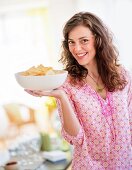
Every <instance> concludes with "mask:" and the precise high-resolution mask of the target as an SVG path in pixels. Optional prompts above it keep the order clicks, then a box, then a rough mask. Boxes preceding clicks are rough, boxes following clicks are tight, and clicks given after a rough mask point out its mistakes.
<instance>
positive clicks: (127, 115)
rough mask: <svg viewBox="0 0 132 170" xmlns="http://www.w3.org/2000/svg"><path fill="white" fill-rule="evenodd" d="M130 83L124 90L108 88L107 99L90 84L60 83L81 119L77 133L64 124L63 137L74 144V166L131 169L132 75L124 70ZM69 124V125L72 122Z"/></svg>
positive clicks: (82, 169) (80, 169)
mask: <svg viewBox="0 0 132 170" xmlns="http://www.w3.org/2000/svg"><path fill="white" fill-rule="evenodd" d="M123 74H124V75H125V77H126V79H127V81H128V84H127V85H126V87H125V88H124V89H123V90H122V91H116V92H112V93H111V92H107V97H106V99H105V100H104V99H103V98H101V96H100V95H99V94H97V93H96V92H95V91H94V90H93V89H92V88H91V87H90V86H89V85H87V84H85V85H84V86H81V87H79V86H72V85H71V84H70V82H69V80H68V79H67V81H66V82H65V83H64V85H63V86H62V87H61V89H63V90H64V91H65V92H66V93H67V95H68V97H69V101H70V103H71V105H72V107H73V109H74V111H75V114H76V116H77V118H78V120H79V121H80V124H81V129H80V131H79V133H78V135H77V136H71V135H69V134H68V133H67V132H66V131H65V130H64V128H63V119H62V114H61V106H60V104H59V105H58V108H59V113H60V118H61V123H62V135H63V137H64V138H65V139H66V140H67V141H68V142H69V143H71V144H72V145H73V146H74V152H73V161H72V169H73V170H132V77H131V75H130V73H129V72H128V71H125V70H124V71H123ZM69 126H70V125H69Z"/></svg>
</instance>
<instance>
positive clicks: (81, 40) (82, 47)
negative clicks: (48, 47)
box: [68, 25, 96, 67]
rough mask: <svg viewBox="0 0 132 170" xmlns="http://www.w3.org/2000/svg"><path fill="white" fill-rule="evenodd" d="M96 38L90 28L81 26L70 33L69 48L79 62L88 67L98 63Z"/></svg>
mask: <svg viewBox="0 0 132 170" xmlns="http://www.w3.org/2000/svg"><path fill="white" fill-rule="evenodd" d="M94 42H95V38H94V36H93V34H92V32H91V31H90V29H89V28H87V27H85V26H83V25H79V26H76V27H75V28H73V29H72V30H71V31H70V32H69V36H68V46H69V50H70V52H71V54H72V55H73V57H74V58H75V59H76V60H77V62H78V63H79V64H80V65H82V66H84V67H87V66H89V65H92V64H94V63H95V62H96V59H95V55H96V50H95V47H94Z"/></svg>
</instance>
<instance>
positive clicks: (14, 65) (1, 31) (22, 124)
mask: <svg viewBox="0 0 132 170" xmlns="http://www.w3.org/2000/svg"><path fill="white" fill-rule="evenodd" d="M131 9H132V0H0V150H2V149H3V148H8V150H11V148H15V149H16V148H17V149H18V146H19V144H21V143H22V142H23V141H24V142H25V141H26V140H28V139H33V138H35V137H36V136H37V135H38V134H39V135H40V136H41V137H46V140H47V136H46V135H47V134H50V135H49V136H48V137H50V141H51V138H53V141H54V142H53V143H52V142H51V145H52V146H46V147H50V149H51V147H52V149H56V148H58V147H59V149H62V150H68V148H69V146H68V144H66V143H65V142H64V141H63V140H62V139H61V137H60V134H59V130H60V123H59V117H58V114H57V108H56V103H55V100H54V98H50V97H43V98H35V97H32V96H30V95H28V94H27V93H25V92H24V90H23V89H22V88H21V87H20V86H19V85H18V84H17V83H16V80H15V77H14V73H15V72H18V71H23V70H26V69H27V68H29V67H31V66H33V65H38V64H43V65H44V66H52V67H54V68H57V69H62V68H63V66H62V65H61V63H58V60H59V58H60V47H61V41H62V38H63V37H62V29H63V26H64V24H65V22H66V21H67V20H68V19H69V18H70V17H71V16H72V15H73V14H74V13H76V12H79V11H90V12H93V13H95V14H96V15H98V16H99V17H101V18H102V20H103V21H104V22H105V23H106V25H107V26H108V27H109V28H110V29H111V30H112V32H113V33H114V42H115V44H116V46H117V47H118V49H119V52H120V62H121V63H122V64H123V65H124V66H125V67H127V68H128V69H130V70H132V54H131V49H132V47H131V40H132V32H131V30H132V19H131V17H132V10H131ZM20 136H21V137H20ZM14 139H15V142H14ZM56 139H57V140H58V141H59V142H60V140H61V144H60V143H59V142H58V141H56ZM46 140H45V141H46ZM41 142H42V141H41ZM55 142H56V143H55ZM57 142H58V143H57ZM53 145H54V146H53ZM39 147H40V145H39ZM41 147H42V145H41ZM36 149H38V148H36ZM44 149H45V146H44V148H43V150H44ZM6 151H7V150H6ZM23 152H24V151H23ZM12 154H14V155H15V152H14V150H13V152H12ZM2 155H3V153H2ZM0 160H3V161H4V157H3V156H2V157H0ZM1 164H2V163H1Z"/></svg>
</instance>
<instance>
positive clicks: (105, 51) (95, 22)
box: [59, 12, 127, 92]
mask: <svg viewBox="0 0 132 170" xmlns="http://www.w3.org/2000/svg"><path fill="white" fill-rule="evenodd" d="M78 25H84V26H86V27H88V28H89V29H90V31H91V32H92V33H93V35H94V36H95V49H96V56H95V57H96V61H97V67H98V72H99V75H100V76H101V79H102V81H103V83H104V85H105V87H106V88H107V89H108V91H111V92H113V91H115V90H122V89H123V88H124V87H125V85H126V83H127V82H126V80H125V77H124V76H123V75H121V74H120V73H119V67H120V65H119V64H118V51H117V49H116V47H115V46H114V45H113V43H112V39H113V37H112V33H111V32H110V31H109V30H108V28H107V27H106V26H105V25H104V23H103V22H102V21H101V20H100V18H98V17H97V16H96V15H94V14H92V13H89V12H79V13H77V14H75V15H74V16H73V17H72V18H71V19H69V20H68V21H67V23H66V24H65V26H64V29H63V36H64V40H63V42H62V49H63V51H62V55H61V59H60V60H59V61H61V62H62V63H63V64H64V66H65V70H67V71H68V73H69V75H70V77H71V82H72V84H77V83H78V82H83V80H85V78H86V76H87V74H88V70H87V69H86V68H84V67H83V66H82V65H79V63H78V62H77V61H76V59H75V58H74V57H73V56H72V54H71V52H70V51H69V46H68V36H69V32H70V31H71V30H72V29H73V28H75V27H76V26H78Z"/></svg>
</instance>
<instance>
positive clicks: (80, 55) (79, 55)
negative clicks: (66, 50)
mask: <svg viewBox="0 0 132 170" xmlns="http://www.w3.org/2000/svg"><path fill="white" fill-rule="evenodd" d="M84 55H86V53H83V54H77V56H78V57H82V56H84Z"/></svg>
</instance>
